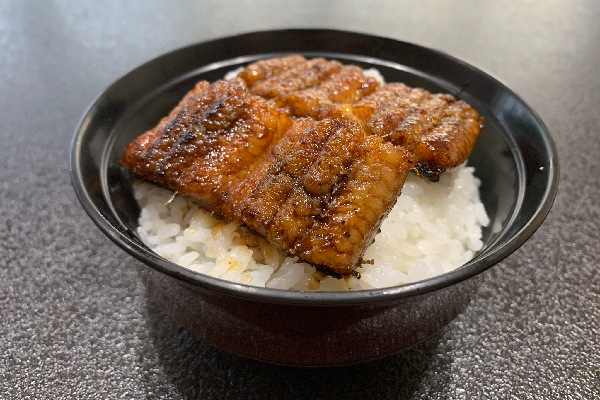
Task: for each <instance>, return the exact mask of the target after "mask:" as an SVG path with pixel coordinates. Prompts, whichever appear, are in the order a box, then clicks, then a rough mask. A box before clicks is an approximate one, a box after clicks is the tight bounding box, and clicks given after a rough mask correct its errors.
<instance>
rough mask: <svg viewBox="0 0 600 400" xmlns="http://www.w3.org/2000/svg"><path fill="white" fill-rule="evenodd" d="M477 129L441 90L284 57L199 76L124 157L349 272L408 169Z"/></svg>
mask: <svg viewBox="0 0 600 400" xmlns="http://www.w3.org/2000/svg"><path fill="white" fill-rule="evenodd" d="M481 127H482V119H481V118H480V117H479V115H478V114H477V112H476V111H475V110H473V109H472V108H471V107H470V106H469V105H467V104H466V103H464V102H462V101H455V99H454V98H453V97H452V96H450V95H440V94H437V95H432V94H430V93H429V92H427V91H425V90H423V89H412V88H409V87H408V86H406V85H403V84H388V85H384V86H379V84H378V83H377V82H376V81H375V80H374V79H373V78H369V77H367V76H365V75H364V74H363V73H362V70H361V69H360V68H358V67H356V66H343V65H342V64H340V63H338V62H336V61H326V60H324V59H314V60H310V61H307V60H305V59H304V58H303V57H300V56H291V57H285V58H280V59H271V60H265V61H259V62H258V63H255V64H252V65H250V66H248V67H247V68H246V69H245V70H244V71H242V72H241V73H240V74H239V75H238V78H236V79H234V80H230V81H217V82H215V83H213V84H209V83H208V82H205V81H202V82H199V83H198V84H197V85H196V86H195V87H194V89H192V90H191V91H190V92H188V93H187V94H186V96H185V97H184V98H183V99H182V100H181V102H180V103H179V104H178V105H177V107H175V109H173V111H171V113H170V114H169V115H168V116H167V117H165V118H163V119H162V120H161V121H160V122H159V123H158V125H157V126H156V127H155V128H154V129H152V130H150V131H148V132H146V133H144V134H143V135H141V136H140V137H138V138H137V139H136V140H134V141H133V142H132V143H131V144H130V145H129V146H128V147H127V149H126V151H125V155H124V157H123V159H122V160H121V162H122V163H123V164H124V165H125V166H127V167H128V168H129V169H131V170H132V171H133V172H134V173H135V174H136V175H137V176H139V177H141V178H144V179H147V180H150V181H153V182H155V183H158V184H160V185H163V186H165V187H168V188H170V189H173V190H177V191H178V192H179V193H182V194H185V195H186V196H188V197H190V198H192V199H194V200H195V201H196V202H197V203H198V204H199V205H200V206H202V207H203V208H205V209H207V210H209V211H212V212H214V213H216V214H218V215H219V216H221V217H222V218H224V219H225V220H227V221H235V222H236V223H238V224H240V225H245V226H248V227H249V228H251V229H252V230H254V231H255V232H257V233H259V234H261V235H263V236H264V237H266V238H267V239H268V240H269V241H270V242H271V243H273V244H274V245H276V246H277V247H279V248H280V249H281V250H282V251H283V252H284V253H285V254H286V255H287V256H290V257H296V256H297V257H299V258H300V260H302V261H305V262H308V263H310V264H311V265H314V266H315V267H316V268H317V269H318V270H320V271H323V272H325V273H327V274H329V275H331V276H334V277H337V278H340V277H342V276H347V275H350V274H356V275H358V274H357V272H356V268H357V267H358V266H360V264H361V262H362V256H363V254H364V252H365V250H366V248H367V247H368V245H369V244H370V243H371V242H372V241H373V239H374V236H375V235H376V234H377V232H378V230H379V226H380V225H381V222H382V221H383V219H384V218H385V217H386V216H387V213H388V212H389V211H390V210H391V208H392V207H393V206H394V204H395V202H396V199H397V197H398V196H399V194H400V192H401V189H402V186H403V185H404V180H405V178H406V175H407V174H408V172H409V170H410V169H413V168H416V169H417V170H418V171H419V172H420V173H421V174H423V175H424V176H425V177H427V178H429V179H431V180H437V177H438V176H439V174H440V173H441V172H443V171H445V170H448V169H450V168H454V167H456V166H458V165H459V164H461V163H462V162H464V160H465V159H466V158H467V156H468V154H469V153H470V151H471V149H472V147H473V146H474V144H475V140H476V139H477V136H478V134H479V131H480V130H481Z"/></svg>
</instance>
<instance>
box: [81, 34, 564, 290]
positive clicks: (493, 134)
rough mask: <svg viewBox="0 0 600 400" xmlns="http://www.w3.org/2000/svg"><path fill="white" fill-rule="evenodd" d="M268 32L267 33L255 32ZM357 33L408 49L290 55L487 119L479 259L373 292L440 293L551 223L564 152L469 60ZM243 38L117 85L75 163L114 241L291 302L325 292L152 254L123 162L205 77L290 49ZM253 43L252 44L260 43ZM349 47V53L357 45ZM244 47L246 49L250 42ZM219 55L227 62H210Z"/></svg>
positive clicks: (150, 67) (85, 194)
mask: <svg viewBox="0 0 600 400" xmlns="http://www.w3.org/2000/svg"><path fill="white" fill-rule="evenodd" d="M282 32H284V33H286V34H288V35H289V34H292V36H293V35H298V34H299V33H298V32H297V31H282ZM310 32H314V31H310ZM322 32H325V33H328V34H330V35H334V36H335V35H339V34H340V32H336V31H322ZM300 33H305V32H304V31H300ZM260 34H264V33H259V34H255V35H259V36H260ZM250 35H252V34H250ZM354 35H358V36H357V38H358V39H363V38H370V39H372V40H375V41H377V43H380V44H381V43H384V44H387V46H392V47H393V46H400V47H402V49H398V51H397V52H395V53H390V54H391V55H387V56H386V54H387V53H386V49H387V47H386V46H383V47H381V46H380V48H379V50H378V55H380V56H382V57H384V58H385V59H381V58H376V57H373V56H372V55H368V56H367V55H365V53H367V54H368V51H367V50H364V49H359V51H360V52H362V53H363V54H349V53H343V52H332V51H313V50H314V47H317V49H318V50H321V49H320V48H319V46H317V45H314V44H313V43H308V44H307V45H306V46H307V48H304V49H303V48H301V47H302V46H300V48H297V49H294V50H295V51H289V52H288V53H301V54H303V55H305V56H307V57H312V56H321V57H325V58H329V59H337V60H340V61H342V62H343V63H352V64H356V65H359V66H361V67H364V68H372V67H375V68H377V69H379V71H380V72H381V73H382V75H383V76H384V77H385V79H386V81H387V82H404V83H406V84H408V85H410V86H413V87H423V88H425V89H427V90H429V91H431V92H438V93H439V92H446V93H451V94H454V95H455V96H456V97H458V98H460V99H463V100H465V101H467V102H468V103H470V104H471V105H472V106H473V107H474V108H475V109H477V111H478V112H479V113H480V114H481V115H482V116H483V117H484V118H485V128H484V129H483V131H482V133H481V135H480V138H479V140H478V142H477V145H476V146H475V148H474V149H473V152H472V153H471V156H470V157H469V161H468V163H469V165H472V166H474V167H475V169H476V176H477V177H478V178H479V179H480V180H481V187H480V195H481V199H482V201H483V203H484V205H485V208H486V211H487V213H488V215H489V217H490V220H491V223H490V224H489V226H488V227H487V228H485V229H484V231H483V242H484V248H483V250H482V251H481V252H480V253H478V255H477V256H476V257H475V259H474V260H472V261H471V262H470V263H468V264H467V265H465V266H463V267H461V268H459V269H458V270H456V271H453V272H451V273H449V274H445V275H442V276H440V277H436V278H431V279H429V280H428V281H424V282H419V283H415V284H411V285H404V287H397V288H395V289H394V290H386V289H382V290H378V291H373V292H374V293H375V292H377V293H379V294H381V295H382V296H386V295H394V294H395V295H409V294H410V293H412V292H415V293H416V292H417V291H422V290H433V289H435V288H436V287H441V286H444V285H448V284H452V283H453V282H456V281H459V280H462V279H465V278H468V277H469V276H472V275H474V274H476V273H478V272H480V271H482V270H484V269H485V268H487V267H489V266H491V265H492V264H494V263H495V262H497V261H499V260H500V259H502V258H504V257H506V256H507V255H508V254H510V253H511V252H512V251H514V250H515V249H516V248H517V247H518V246H520V245H521V244H522V243H523V242H524V241H525V240H526V239H527V238H528V237H529V236H530V235H531V234H532V233H533V232H534V231H535V229H536V228H537V227H538V226H539V224H541V222H542V220H543V218H544V217H545V215H546V214H547V212H548V210H549V208H550V206H551V203H552V199H553V198H554V194H555V192H556V186H557V176H558V174H557V172H558V168H557V160H556V151H555V149H554V146H553V143H552V140H551V138H550V136H549V135H548V133H547V130H546V128H545V127H544V125H543V124H542V122H541V121H540V120H539V118H538V117H537V116H536V115H535V113H534V112H533V111H532V110H531V109H530V108H529V107H528V106H527V105H526V104H525V103H524V102H523V101H522V100H521V99H519V98H518V97H517V96H516V95H515V94H514V93H513V92H512V91H510V90H509V89H508V88H506V87H505V86H504V85H502V84H501V83H500V82H498V81H497V80H495V79H494V78H491V77H490V76H489V75H487V74H485V73H483V72H481V71H480V70H477V69H475V68H474V67H472V66H470V65H468V64H466V63H463V62H461V61H459V60H456V59H454V58H452V57H450V56H447V55H445V54H443V53H439V52H436V51H433V50H430V49H425V48H422V47H419V46H415V45H410V44H406V43H403V42H397V41H389V39H381V38H375V37H371V36H367V35H360V34H354ZM247 36H248V35H245V36H243V37H238V38H237V39H238V42H240V41H241V42H244V40H245V39H247ZM280 36H282V37H280V40H285V35H284V34H282V35H280ZM256 37H257V36H255V39H256ZM240 38H242V39H240ZM244 38H245V39H244ZM234 39H236V38H228V39H224V40H222V43H221V44H220V45H221V47H223V49H221V57H222V58H220V57H218V54H217V55H211V56H210V57H208V56H207V57H204V58H205V59H204V60H203V59H202V57H199V59H193V61H190V57H191V55H198V54H202V50H203V48H204V50H207V47H208V48H210V46H213V47H214V45H215V43H217V42H218V41H215V42H209V43H208V44H200V45H195V46H191V47H188V48H184V49H181V50H178V51H176V52H173V53H169V54H167V55H165V56H161V57H159V58H157V59H155V60H153V61H150V62H149V63H147V64H145V65H143V66H141V67H139V68H138V69H136V70H134V71H132V72H131V73H130V74H128V75H126V76H125V77H123V78H122V79H121V80H119V81H118V82H116V83H115V84H114V85H113V86H112V87H111V88H109V89H108V90H107V91H106V92H105V93H104V94H103V95H102V96H101V97H100V98H99V99H98V101H97V102H96V103H95V104H94V105H93V106H92V107H91V108H90V110H89V111H88V113H87V115H86V116H85V117H84V119H83V120H82V122H81V124H80V126H79V128H78V130H77V131H76V135H75V138H74V142H73V148H72V160H71V163H72V176H73V182H74V186H75V189H76V192H77V194H78V196H79V198H80V200H81V202H82V205H83V206H84V208H85V209H86V211H87V212H88V214H90V216H91V217H92V219H93V220H94V222H96V224H97V225H98V226H99V227H100V228H101V229H102V230H103V231H104V232H105V233H106V234H107V235H108V236H109V237H110V238H111V239H112V240H113V241H115V242H116V243H117V244H119V245H120V246H121V247H123V248H124V249H125V250H127V251H129V252H130V253H131V254H133V255H134V256H136V257H137V258H139V259H141V260H143V261H144V262H146V263H148V264H150V265H151V266H152V267H154V268H158V269H159V270H162V271H163V272H166V273H169V274H171V275H176V276H179V277H181V278H182V279H184V280H187V281H189V282H192V283H199V284H204V285H206V284H208V285H215V287H218V288H220V289H221V290H232V291H234V292H235V291H238V292H239V291H241V292H244V291H245V294H246V295H248V294H249V293H252V295H261V294H266V295H267V297H269V296H271V297H273V296H274V297H273V298H277V299H282V298H285V300H289V301H303V300H306V299H308V298H314V299H318V298H319V296H322V294H317V293H309V294H306V293H302V294H300V295H298V294H293V292H288V293H287V294H285V295H277V294H273V293H272V292H273V290H271V289H262V291H261V290H258V289H248V288H243V287H242V286H243V285H236V284H230V283H224V282H223V281H219V280H217V279H213V278H209V277H204V276H201V275H199V274H195V273H192V272H190V271H187V270H184V269H183V268H181V267H178V266H175V265H174V264H172V263H169V262H167V261H165V260H163V259H161V258H160V257H158V256H157V255H155V254H154V253H152V252H151V251H150V250H149V249H147V248H146V246H145V245H144V244H143V243H141V241H140V240H139V238H138V237H137V236H136V234H135V233H134V232H135V228H136V226H137V218H138V215H139V208H138V206H137V203H136V201H135V199H134V197H133V192H132V183H133V175H132V174H131V173H130V172H129V171H128V170H126V169H125V168H123V167H122V166H121V165H120V164H119V160H120V158H121V157H122V154H123V151H124V149H125V147H126V146H127V144H128V143H129V142H131V141H132V140H133V139H134V138H135V137H137V136H138V135H140V134H141V133H143V132H145V131H146V130H148V129H150V128H152V127H153V126H154V125H155V124H156V123H157V122H158V121H159V120H160V119H161V118H162V116H164V115H166V114H167V113H168V112H169V111H170V110H171V109H172V108H173V107H174V106H175V105H176V104H177V102H178V101H179V100H180V99H181V98H182V97H183V96H184V94H185V93H186V92H187V91H189V90H190V89H191V88H192V87H193V85H194V84H195V83H196V82H197V81H198V80H201V79H206V80H208V81H215V80H217V79H221V78H222V77H223V76H224V75H225V73H226V72H228V71H230V70H232V69H235V68H237V67H239V66H241V65H245V64H247V63H249V62H252V61H254V60H256V59H259V58H266V57H275V56H279V55H282V52H281V51H274V52H272V53H267V54H265V48H266V49H268V46H265V47H259V48H256V49H255V50H257V51H256V53H261V51H262V54H257V55H254V56H239V55H238V54H236V53H235V52H234V51H232V50H231V48H229V47H227V43H228V42H227V40H230V41H231V40H234ZM238 42H236V43H238ZM252 44H253V45H254V46H255V47H256V46H257V45H256V41H252ZM203 46H204V47H203ZM321 47H322V46H321ZM407 49H408V50H411V51H412V52H411V53H409V55H408V56H406V57H405V59H400V60H397V58H398V57H400V56H398V54H402V51H404V52H406V50H407ZM246 50H252V46H249V49H246ZM275 50H278V49H275ZM342 50H344V49H342ZM345 50H349V47H348V48H347V49H345ZM401 50H402V51H401ZM238 51H239V52H240V53H241V54H245V53H243V52H242V51H243V50H241V49H240V50H238ZM390 51H391V50H390ZM414 52H421V53H422V55H423V57H422V58H427V57H430V58H433V59H432V60H431V61H430V62H429V63H428V64H425V65H427V66H429V67H424V66H423V65H422V62H423V60H422V58H418V59H416V60H417V61H414V60H413V58H414V54H413V53H414ZM226 56H230V57H229V58H226ZM211 57H212V58H215V57H216V58H220V59H219V60H218V61H215V62H210V63H208V62H206V61H207V60H208V61H210V60H211ZM400 58H401V57H400ZM182 60H184V61H185V60H187V61H185V62H182ZM173 63H177V64H173ZM182 64H183V65H182ZM440 71H441V72H440ZM269 292H270V293H271V294H269ZM278 292H281V291H278ZM257 293H258V294H257ZM372 294H373V293H371V295H372ZM345 295H352V294H348V293H346V294H343V293H338V294H335V295H334V296H338V297H340V296H342V297H343V296H345ZM282 296H283V297H282ZM294 296H296V297H297V298H296V297H294ZM311 296H312V297H311ZM366 298H367V297H365V299H366ZM324 299H326V298H325V297H323V298H322V299H320V300H324ZM327 299H330V300H331V299H334V297H331V298H327ZM349 299H350V297H349ZM357 299H358V297H356V296H355V297H354V299H353V300H352V301H362V300H357ZM363 300H364V299H363ZM332 301H333V300H332ZM365 301H366V300H365Z"/></svg>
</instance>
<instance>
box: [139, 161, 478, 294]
mask: <svg viewBox="0 0 600 400" xmlns="http://www.w3.org/2000/svg"><path fill="white" fill-rule="evenodd" d="M473 171H474V169H473V168H472V167H466V166H461V167H458V168H456V169H454V170H453V171H450V172H446V173H444V174H442V176H441V178H440V181H439V182H437V183H432V182H429V181H427V180H426V179H423V178H420V177H417V176H415V175H413V174H409V176H408V178H407V180H406V183H405V185H404V188H403V189H402V195H401V196H400V197H399V198H398V202H397V203H396V206H395V207H394V208H393V209H392V211H391V212H390V214H389V216H388V217H387V219H386V220H385V221H384V222H383V224H382V226H381V232H380V233H379V234H378V235H377V236H376V238H375V242H374V243H373V244H372V245H371V246H370V247H369V248H368V249H367V251H366V253H365V256H364V259H365V260H373V261H374V263H373V264H372V265H370V264H364V265H363V266H362V267H360V268H359V269H358V271H359V272H360V273H361V275H362V278H361V279H360V280H359V279H356V278H354V277H351V278H348V279H340V280H338V279H334V278H331V277H326V278H324V279H323V277H322V274H319V273H315V272H316V271H315V269H314V268H313V267H311V266H309V265H308V264H306V263H298V262H296V260H295V259H291V258H285V257H284V255H283V254H282V253H281V252H280V251H278V250H277V249H276V248H275V247H274V246H272V245H271V244H269V243H268V242H267V241H266V240H265V239H264V238H262V237H260V236H257V235H254V234H252V233H251V232H250V231H249V230H248V229H247V228H241V227H239V226H238V225H237V224H235V223H233V222H232V223H225V222H223V221H221V220H219V219H217V218H215V217H213V216H212V215H211V214H210V213H209V212H206V211H204V210H201V209H198V207H197V206H196V205H195V204H194V203H193V202H192V201H189V200H187V199H185V198H184V197H181V196H175V197H174V198H173V199H172V200H171V198H172V197H173V192H171V191H168V190H166V189H163V188H160V187H157V186H155V185H153V184H151V183H147V182H136V184H135V186H134V193H135V198H136V199H137V201H138V203H139V205H140V208H141V214H140V218H139V227H138V229H137V233H138V235H139V236H140V238H141V239H142V241H143V242H144V243H145V244H146V245H147V246H148V247H149V248H150V249H152V250H153V251H154V252H156V253H158V254H159V255H160V256H162V257H164V258H166V259H167V260H169V261H172V262H174V263H176V264H179V265H181V266H182V267H185V268H188V269H190V270H192V271H195V272H199V273H202V274H207V275H210V276H213V277H217V278H221V279H226V280H229V281H232V282H237V283H243V284H248V285H254V286H261V287H265V286H266V287H270V288H277V289H292V290H330V291H334V290H356V289H358V290H360V289H372V288H381V287H387V286H394V285H400V284H404V283H410V282H415V281H419V280H422V279H426V278H431V277H433V276H436V275H440V274H443V273H446V272H449V271H451V270H453V269H456V268H458V267H459V266H461V265H463V264H464V263H466V262H467V261H469V260H470V259H471V258H473V255H474V254H475V252H477V251H478V250H480V249H481V248H482V246H483V243H482V241H481V228H482V226H487V225H488V223H489V219H488V217H487V215H486V212H485V209H484V207H483V204H482V203H481V201H480V200H479V191H478V187H479V181H478V180H477V178H475V177H474V176H473ZM169 200H171V201H170V202H169Z"/></svg>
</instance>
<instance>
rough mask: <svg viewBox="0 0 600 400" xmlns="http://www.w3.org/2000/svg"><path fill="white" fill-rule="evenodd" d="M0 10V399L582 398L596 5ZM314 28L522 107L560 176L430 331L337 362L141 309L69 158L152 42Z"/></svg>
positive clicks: (594, 329) (595, 250)
mask: <svg viewBox="0 0 600 400" xmlns="http://www.w3.org/2000/svg"><path fill="white" fill-rule="evenodd" d="M137 3H139V4H134V2H121V1H116V0H115V1H106V2H87V4H86V3H81V2H79V1H58V0H57V1H48V2H34V1H3V2H1V3H0V93H1V96H0V110H1V111H0V115H1V117H0V135H1V138H2V141H1V142H0V143H1V144H0V166H1V167H2V168H1V169H0V398H2V399H19V398H23V399H28V398H31V399H46V398H47V399H60V398H69V399H71V398H73V399H79V398H93V399H96V398H106V399H117V398H131V399H158V398H161V399H162V398H164V399H191V398H202V399H221V398H230V399H241V398H252V399H254V398H255V399H265V398H274V399H279V398H288V399H292V398H294V399H295V398H298V399H300V398H303V399H304V398H309V399H310V398H323V399H337V398H340V399H342V398H343V399H363V398H386V399H405V398H451V399H454V398H456V399H462V398H515V399H522V398H527V399H529V398H531V399H540V398H544V399H554V398H576V399H577V398H581V399H590V398H600V273H599V267H600V250H599V245H600V234H599V225H600V224H599V213H600V201H599V200H598V198H600V112H599V106H600V72H599V71H600V3H598V2H597V1H593V0H589V1H579V2H568V1H558V0H552V1H545V2H542V1H539V2H533V1H521V2H512V3H511V4H508V5H507V4H502V2H495V1H477V0H472V1H469V0H457V1H453V2H446V3H444V5H442V4H438V3H441V2H434V1H425V2H419V3H418V4H416V3H415V4H413V3H408V2H406V3H404V2H392V1H389V2H388V1H379V0H373V1H370V2H368V4H366V3H365V2H360V1H353V0H352V1H331V2H325V1H317V0H305V1H302V2H285V1H271V0H256V1H253V2H244V1H240V0H237V1H203V2H200V1H198V2H193V1H182V2H166V1H165V2H159V1H146V2H137ZM286 27H329V28H337V29H345V30H357V31H362V32H367V33H372V34H377V35H382V36H388V37H392V38H397V39H401V40H405V41H412V42H416V43H419V44H423V45H426V46H430V47H434V48H437V49H440V50H443V51H446V52H448V53H450V54H453V55H456V56H458V57H460V58H464V59H466V60H468V61H470V62H472V63H474V64H475V65H477V66H479V67H481V68H483V69H485V70H487V71H490V72H491V73H492V74H494V75H496V76H498V77H500V79H502V80H503V81H504V82H506V83H507V84H508V85H509V86H510V87H511V88H513V89H514V90H515V91H516V92H517V93H519V94H520V95H521V96H522V97H523V98H524V99H525V100H526V101H527V102H529V103H530V105H531V106H532V107H533V108H534V109H535V110H536V111H537V112H538V113H539V114H540V116H541V117H542V119H543V120H544V121H545V123H546V124H547V126H548V128H549V129H550V131H551V133H552V135H553V137H554V139H555V141H556V145H557V147H558V151H559V156H560V162H561V184H560V188H559V193H558V196H557V198H556V201H555V204H554V207H553V209H552V211H551V212H550V215H549V216H548V218H547V220H546V221H545V222H544V224H543V225H542V226H541V228H540V229H539V230H538V232H537V233H536V234H535V235H534V236H533V237H532V238H531V239H530V240H529V241H528V242H527V243H526V244H525V245H524V246H523V247H522V248H521V249H519V250H518V251H517V252H515V253H514V254H513V255H511V256H510V257H508V258H507V259H506V260H505V261H503V262H502V263H500V264H499V265H497V266H495V267H494V268H492V269H491V270H489V271H488V272H486V273H485V276H484V283H483V285H482V287H481V289H480V291H479V293H478V295H477V296H476V297H475V299H474V301H473V302H472V303H471V305H470V306H469V307H468V308H467V309H466V311H465V312H464V313H463V314H462V315H460V316H459V317H458V318H457V319H456V320H455V321H453V322H452V323H451V324H450V325H449V326H448V327H447V328H445V329H444V330H442V331H441V332H440V333H439V334H437V335H436V336H434V337H432V338H430V339H429V340H427V341H426V342H424V343H421V344H419V345H417V346H415V347H413V348H410V349H408V350H406V351H404V352H401V353H399V354H396V355H394V356H391V357H388V358H385V359H382V360H379V361H375V362H371V363H367V364H362V365H356V366H351V367H343V368H322V369H310V368H305V369H301V368H288V367H280V366H274V365H268V364H263V363H259V362H255V361H250V360H246V359H243V358H240V357H238V356H235V355H232V354H229V353H227V352H225V351H222V350H219V349H216V348H214V347H213V346H211V345H209V344H207V343H205V342H203V341H201V340H199V339H196V338H195V337H193V336H192V335H191V334H189V333H187V332H186V331H185V330H184V329H182V328H181V327H179V326H178V325H177V324H176V323H175V322H173V321H172V320H171V319H170V318H169V317H167V316H166V315H165V314H164V313H163V312H162V311H160V310H159V309H158V308H157V306H155V305H154V304H152V303H150V302H148V301H147V298H146V294H145V291H144V288H143V287H142V285H141V283H140V282H139V279H138V277H137V274H136V271H135V268H134V265H135V263H136V262H137V261H135V260H134V259H133V258H132V257H130V256H128V255H126V254H125V253H124V252H123V251H121V250H119V249H118V248H117V247H116V246H115V245H113V244H112V243H111V242H110V241H109V240H108V239H107V238H106V237H105V236H104V235H103V234H102V233H101V232H100V231H99V230H98V229H97V228H96V227H95V226H94V225H93V223H92V222H91V221H90V219H89V218H88V217H87V216H86V215H85V213H84V211H83V210H82V208H81V207H80V205H79V203H78V201H77V199H76V197H75V194H74V192H73V190H72V188H71V183H70V178H69V172H68V154H69V145H70V140H71V137H72V134H73V130H74V128H75V126H76V124H77V122H78V120H79V118H80V117H81V116H82V114H83V113H84V111H85V109H86V107H87V105H88V104H90V103H91V102H92V101H93V100H94V99H95V97H96V96H98V95H99V94H100V93H101V92H102V91H103V89H104V88H105V87H106V86H107V85H109V84H110V83H111V82H113V81H114V80H116V79H117V78H118V77H120V76H121V75H123V74H125V73H126V72H128V71H129V70H130V69H132V68H134V67H135V66H137V65H138V64H140V63H142V62H144V61H147V60H148V59H151V58H153V57H155V56H158V55H160V54H161V53H163V52H165V51H168V50H171V49H174V48H177V47H181V46H183V45H186V44H191V43H194V42H197V41H202V40H206V39H209V38H215V37H219V36H225V35H230V34H235V33H240V32H248V31H253V30H263V29H274V28H286Z"/></svg>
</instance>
